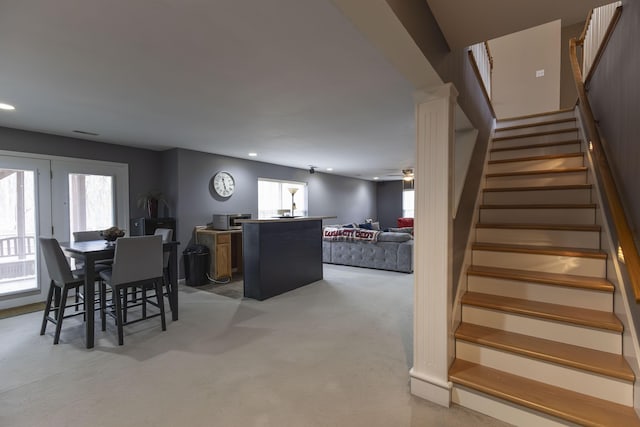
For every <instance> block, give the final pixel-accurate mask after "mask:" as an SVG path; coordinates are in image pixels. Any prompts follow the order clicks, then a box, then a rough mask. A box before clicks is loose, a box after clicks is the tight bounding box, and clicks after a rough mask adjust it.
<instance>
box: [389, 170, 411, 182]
mask: <svg viewBox="0 0 640 427" xmlns="http://www.w3.org/2000/svg"><path fill="white" fill-rule="evenodd" d="M401 172H402V173H390V174H387V175H386V176H397V177H399V178H402V179H403V180H404V181H413V177H414V174H413V169H411V168H409V169H402V171H401Z"/></svg>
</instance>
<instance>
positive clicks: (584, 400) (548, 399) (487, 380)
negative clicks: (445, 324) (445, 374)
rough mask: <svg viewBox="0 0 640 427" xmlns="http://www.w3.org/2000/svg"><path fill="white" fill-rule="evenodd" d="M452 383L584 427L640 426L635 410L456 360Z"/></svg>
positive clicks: (451, 373) (450, 376) (451, 372)
mask: <svg viewBox="0 0 640 427" xmlns="http://www.w3.org/2000/svg"><path fill="white" fill-rule="evenodd" d="M449 380H450V381H452V382H453V383H455V384H459V385H462V386H465V387H468V388H471V389H474V390H478V391H480V392H483V393H487V394H489V395H491V396H494V397H498V398H500V399H504V400H507V401H509V402H512V403H515V404H518V405H522V406H525V407H527V408H530V409H533V410H536V411H540V412H543V413H546V414H549V415H552V416H555V417H558V418H562V419H564V420H567V421H570V422H573V423H577V424H582V425H585V426H604V425H607V426H639V425H640V420H639V419H638V416H637V415H636V413H635V411H634V409H633V407H629V406H624V405H620V404H617V403H613V402H609V401H606V400H602V399H598V398H595V397H591V396H587V395H584V394H581V393H576V392H574V391H571V390H566V389H562V388H559V387H554V386H551V385H548V384H544V383H541V382H538V381H533V380H529V379H527V378H523V377H519V376H517V375H512V374H508V373H506V372H502V371H499V370H497V369H492V368H487V367H485V366H481V365H478V364H475V363H471V362H467V361H464V360H458V359H456V360H455V361H454V362H453V364H452V365H451V368H450V369H449Z"/></svg>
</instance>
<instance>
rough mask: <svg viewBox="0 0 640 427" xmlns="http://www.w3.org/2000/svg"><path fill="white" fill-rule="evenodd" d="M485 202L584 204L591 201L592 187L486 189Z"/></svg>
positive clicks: (502, 203)
mask: <svg viewBox="0 0 640 427" xmlns="http://www.w3.org/2000/svg"><path fill="white" fill-rule="evenodd" d="M482 200H483V203H485V204H487V205H516V204H531V205H535V204H557V203H562V204H572V203H574V204H584V203H591V190H590V189H569V190H530V191H518V189H517V188H516V189H514V190H512V191H485V192H484V196H483V199H482Z"/></svg>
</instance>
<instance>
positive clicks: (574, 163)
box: [487, 156, 584, 173]
mask: <svg viewBox="0 0 640 427" xmlns="http://www.w3.org/2000/svg"><path fill="white" fill-rule="evenodd" d="M581 166H584V158H583V157H582V156H580V157H561V158H557V159H540V160H523V161H520V162H507V163H493V164H489V165H488V167H487V173H507V172H524V171H539V170H546V169H558V168H577V167H581Z"/></svg>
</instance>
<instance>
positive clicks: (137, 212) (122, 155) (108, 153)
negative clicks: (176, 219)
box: [0, 127, 163, 218]
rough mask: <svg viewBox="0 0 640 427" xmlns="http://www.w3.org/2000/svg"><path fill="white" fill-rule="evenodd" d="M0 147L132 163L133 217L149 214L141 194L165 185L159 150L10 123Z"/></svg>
mask: <svg viewBox="0 0 640 427" xmlns="http://www.w3.org/2000/svg"><path fill="white" fill-rule="evenodd" d="M0 150H8V151H16V152H21V153H33V154H42V155H49V156H62V157H73V158H79V159H90V160H101V161H108V162H118V163H126V164H128V165H129V211H130V215H131V218H135V217H141V216H145V210H144V209H142V208H138V205H137V199H138V195H140V194H143V193H147V192H149V191H152V190H160V189H161V188H162V186H163V184H162V182H161V177H162V171H161V168H160V167H159V166H160V152H158V151H151V150H144V149H140V148H132V147H125V146H123V145H116V144H105V143H101V142H94V141H88V140H85V139H79V138H69V137H64V136H56V135H50V134H46V133H39V132H30V131H24V130H18V129H11V128H6V127H0Z"/></svg>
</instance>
